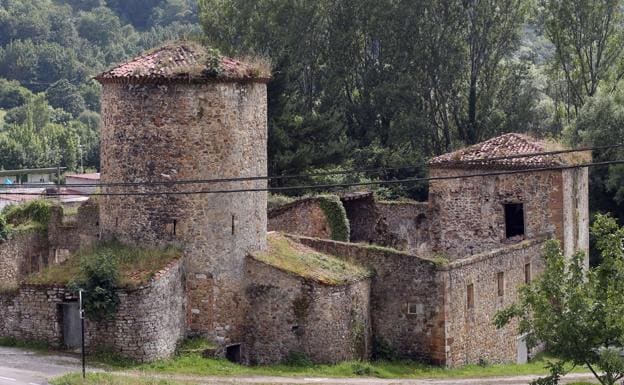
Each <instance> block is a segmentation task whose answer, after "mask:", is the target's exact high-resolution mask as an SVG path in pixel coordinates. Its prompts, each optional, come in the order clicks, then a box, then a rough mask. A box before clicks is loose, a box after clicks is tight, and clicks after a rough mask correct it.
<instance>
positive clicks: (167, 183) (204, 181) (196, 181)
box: [5, 143, 624, 189]
mask: <svg viewBox="0 0 624 385" xmlns="http://www.w3.org/2000/svg"><path fill="white" fill-rule="evenodd" d="M620 147H624V143H620V144H611V145H606V146H596V147H580V148H575V149H567V150H556V151H543V152H533V153H526V154H516V155H508V156H500V157H492V158H481V159H473V160H469V161H462V162H461V163H462V164H466V165H473V164H476V163H480V162H484V161H485V162H490V161H497V160H507V159H519V158H530V157H535V156H549V155H559V154H568V153H575V152H587V151H597V150H606V149H613V148H620ZM429 160H431V159H429ZM420 166H421V165H411V166H402V167H387V168H375V169H352V170H341V171H327V172H317V173H309V174H292V175H277V176H251V177H234V178H216V179H187V180H172V181H152V182H111V183H80V184H74V185H60V184H58V183H57V184H55V186H56V187H68V186H76V187H129V186H130V187H131V186H160V185H162V186H173V185H184V184H213V183H229V182H247V181H256V180H286V179H303V178H310V177H316V176H331V175H346V174H353V173H383V172H388V171H400V170H409V169H415V168H419V167H420ZM386 183H387V182H386ZM5 187H6V188H15V189H19V188H24V187H42V186H41V184H21V185H7V186H5Z"/></svg>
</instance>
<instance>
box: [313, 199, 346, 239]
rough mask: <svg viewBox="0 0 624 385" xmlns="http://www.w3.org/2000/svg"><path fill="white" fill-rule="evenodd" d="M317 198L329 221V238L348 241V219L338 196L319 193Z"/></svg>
mask: <svg viewBox="0 0 624 385" xmlns="http://www.w3.org/2000/svg"><path fill="white" fill-rule="evenodd" d="M317 198H318V200H319V205H320V207H321V210H323V213H325V216H326V217H327V221H328V222H329V227H330V229H331V238H332V239H333V240H334V241H342V242H349V238H350V234H351V229H350V226H349V219H348V218H347V211H346V210H345V208H344V206H343V204H342V202H341V201H340V198H339V197H337V196H335V195H319V196H318V197H317Z"/></svg>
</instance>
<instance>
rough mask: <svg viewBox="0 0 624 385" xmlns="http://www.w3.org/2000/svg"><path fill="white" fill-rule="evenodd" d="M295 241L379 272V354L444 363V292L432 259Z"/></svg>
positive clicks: (375, 307) (375, 315) (374, 297)
mask: <svg viewBox="0 0 624 385" xmlns="http://www.w3.org/2000/svg"><path fill="white" fill-rule="evenodd" d="M293 239H296V240H297V241H298V242H301V243H303V244H305V245H307V246H309V247H312V248H314V249H316V250H318V251H321V252H324V253H327V254H331V255H334V256H336V257H339V258H344V259H346V260H348V261H350V262H352V263H355V264H359V265H362V266H367V267H369V268H371V269H372V270H373V271H374V272H375V276H374V277H373V279H372V282H371V304H370V308H371V323H372V333H373V338H374V345H375V346H374V349H375V350H376V351H377V352H378V353H381V352H382V351H383V352H385V353H384V354H387V355H391V356H394V357H397V358H409V359H415V360H421V361H426V362H432V363H439V364H443V363H444V362H445V359H446V355H445V351H444V348H445V339H444V290H443V286H442V284H441V282H440V281H439V277H438V275H437V266H436V264H435V263H434V262H433V261H432V260H428V259H424V258H420V257H418V256H414V255H409V254H407V253H402V252H399V251H394V250H391V249H386V248H381V247H376V246H366V245H358V244H351V243H343V242H333V241H328V240H322V239H313V238H307V237H294V236H293Z"/></svg>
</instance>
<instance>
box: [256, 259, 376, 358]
mask: <svg viewBox="0 0 624 385" xmlns="http://www.w3.org/2000/svg"><path fill="white" fill-rule="evenodd" d="M247 278H248V286H247V289H246V293H247V296H248V297H249V300H250V308H249V313H248V316H247V322H248V329H247V333H246V338H245V342H246V343H245V349H246V352H245V354H246V355H247V359H246V361H247V362H249V363H251V364H268V363H276V362H280V361H282V360H283V359H284V358H286V357H288V356H289V355H291V354H294V353H299V354H304V355H305V356H306V357H309V358H310V359H311V360H312V361H314V362H326V363H336V362H340V361H347V360H360V359H361V360H366V359H368V358H369V357H370V349H371V347H372V344H371V333H370V320H369V312H370V307H369V299H370V280H369V279H363V280H358V281H354V282H351V283H348V284H344V285H333V286H332V285H325V284H321V283H318V282H315V281H313V280H309V279H304V278H301V277H298V276H296V275H293V274H289V273H287V272H285V271H282V270H279V269H276V268H274V267H273V266H270V265H267V264H264V263H262V262H259V261H256V260H254V259H253V258H249V259H248V261H247Z"/></svg>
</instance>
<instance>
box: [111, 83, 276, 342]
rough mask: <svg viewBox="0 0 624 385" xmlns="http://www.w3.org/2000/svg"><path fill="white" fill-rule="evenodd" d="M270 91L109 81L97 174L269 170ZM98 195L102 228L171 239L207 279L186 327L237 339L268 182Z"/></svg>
mask: <svg viewBox="0 0 624 385" xmlns="http://www.w3.org/2000/svg"><path fill="white" fill-rule="evenodd" d="M266 97H267V96H266V85H265V84H262V83H253V82H247V83H239V82H228V83H218V82H215V83H205V84H196V83H185V82H172V83H167V84H151V83H142V84H121V83H108V82H107V83H105V84H104V85H103V91H102V117H103V128H102V139H101V141H102V145H101V151H102V153H101V168H102V170H101V171H102V172H101V181H102V184H105V183H110V182H168V181H176V180H196V179H204V180H205V179H215V178H236V177H252V176H257V175H266V172H267V153H266V141H267V99H266ZM265 187H266V181H260V180H254V181H239V182H220V183H211V184H185V185H180V184H178V185H167V184H164V185H157V186H153V187H152V188H151V190H152V191H154V190H155V191H169V192H175V191H177V192H181V191H188V190H193V191H197V190H231V189H262V188H265ZM103 190H104V191H106V192H113V193H114V192H120V191H121V190H124V191H127V188H126V187H103ZM100 205H101V208H102V209H101V211H100V226H101V228H102V234H103V236H104V237H105V238H107V237H113V236H115V237H117V238H118V239H120V240H121V241H123V242H128V243H136V244H139V245H143V246H147V247H154V246H156V245H158V244H171V243H173V244H177V245H178V246H180V247H181V248H183V250H184V254H185V265H186V269H187V271H188V273H189V275H191V276H192V275H193V274H195V275H203V276H206V277H208V279H211V280H212V287H213V288H214V290H213V291H212V297H211V298H208V297H207V296H208V295H210V294H211V293H206V296H191V297H189V298H190V299H191V300H194V299H199V300H200V302H199V303H197V302H195V303H191V304H189V305H190V307H191V309H192V311H193V316H194V318H195V322H193V325H195V326H197V327H198V328H199V329H197V330H192V331H194V332H198V333H203V334H206V335H208V336H211V337H214V338H215V339H216V340H218V341H222V343H224V344H227V343H229V342H235V341H237V340H240V339H241V337H242V334H241V330H240V322H241V320H242V319H243V318H244V315H245V313H246V304H245V302H244V296H243V297H242V296H241V293H242V292H243V291H244V287H243V271H244V260H245V256H246V255H247V254H248V253H249V252H252V251H254V250H261V249H264V248H265V247H266V232H267V216H266V210H267V195H266V192H244V193H228V194H194V195H152V196H136V197H128V196H123V197H119V196H107V197H102V199H101V200H100ZM204 301H207V302H204ZM206 303H207V304H210V306H206V305H205V304H206Z"/></svg>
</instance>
